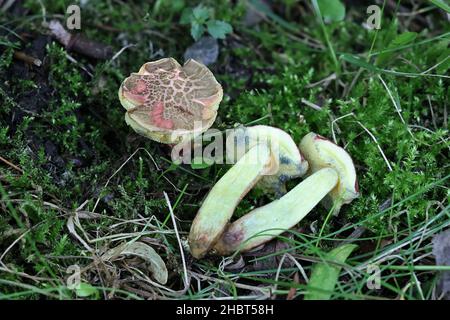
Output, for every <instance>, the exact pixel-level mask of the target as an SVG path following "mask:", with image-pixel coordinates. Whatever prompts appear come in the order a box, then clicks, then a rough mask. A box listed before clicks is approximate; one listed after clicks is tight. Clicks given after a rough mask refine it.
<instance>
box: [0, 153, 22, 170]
mask: <svg viewBox="0 0 450 320" xmlns="http://www.w3.org/2000/svg"><path fill="white" fill-rule="evenodd" d="M0 161H2V162H4V163H6V164H7V165H8V166H10V167H11V168H13V169H15V170H17V171H19V172H20V173H22V174H23V170H22V169H20V168H19V167H18V166H16V165H15V164H14V163H11V162H9V161H8V160H6V159H5V158H3V157H2V156H0Z"/></svg>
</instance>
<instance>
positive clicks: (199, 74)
mask: <svg viewBox="0 0 450 320" xmlns="http://www.w3.org/2000/svg"><path fill="white" fill-rule="evenodd" d="M222 96H223V91H222V87H221V86H220V84H219V83H218V82H217V81H216V79H215V78H214V75H213V74H212V72H211V71H209V69H208V68H207V67H206V66H204V65H203V64H201V63H198V62H197V61H195V60H189V61H187V62H186V63H185V64H184V65H183V66H181V65H180V64H179V63H178V62H177V61H176V60H175V59H173V58H164V59H161V60H158V61H154V62H148V63H146V64H144V65H143V66H142V67H141V68H140V70H139V72H138V73H133V74H131V75H130V76H129V77H128V78H126V79H125V80H124V81H123V83H122V85H121V86H120V89H119V98H120V101H121V103H122V105H123V106H124V108H125V109H127V114H126V116H125V119H126V121H127V123H128V124H129V125H131V126H132V127H133V129H134V130H135V131H137V132H138V133H140V134H143V135H144V136H146V137H148V138H150V139H152V140H156V141H159V142H163V143H177V142H180V141H181V140H182V139H185V138H191V137H193V136H195V135H198V134H200V133H201V132H204V131H206V130H207V129H208V128H209V127H210V126H211V125H212V124H213V123H214V120H215V118H216V116H217V109H218V107H219V103H220V101H221V100H222Z"/></svg>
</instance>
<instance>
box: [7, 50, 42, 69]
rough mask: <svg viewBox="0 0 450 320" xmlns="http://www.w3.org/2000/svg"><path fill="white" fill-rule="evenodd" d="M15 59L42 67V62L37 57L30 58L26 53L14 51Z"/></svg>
mask: <svg viewBox="0 0 450 320" xmlns="http://www.w3.org/2000/svg"><path fill="white" fill-rule="evenodd" d="M14 58H16V59H17V60H21V61H23V62H25V63H28V64H34V65H35V66H38V67H40V66H41V65H42V61H41V60H39V59H37V58H35V57H32V56H29V55H27V54H26V53H25V52H22V51H14Z"/></svg>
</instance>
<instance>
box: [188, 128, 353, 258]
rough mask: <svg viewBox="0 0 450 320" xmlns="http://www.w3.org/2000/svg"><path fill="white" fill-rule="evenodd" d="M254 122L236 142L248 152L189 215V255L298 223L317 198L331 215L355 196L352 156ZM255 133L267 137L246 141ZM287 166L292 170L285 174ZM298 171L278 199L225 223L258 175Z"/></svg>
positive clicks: (266, 236) (316, 138) (251, 241)
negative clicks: (296, 179) (297, 180)
mask: <svg viewBox="0 0 450 320" xmlns="http://www.w3.org/2000/svg"><path fill="white" fill-rule="evenodd" d="M258 127H259V128H258V129H254V128H255V127H253V128H252V127H251V128H248V129H247V131H246V132H247V136H248V138H244V139H242V140H241V141H247V147H249V150H248V152H247V153H245V155H244V156H243V157H242V158H240V159H239V161H237V163H236V164H235V165H234V166H233V167H232V168H231V169H230V170H229V171H228V172H227V173H226V174H225V175H224V176H223V177H222V178H221V179H220V180H219V181H218V182H217V183H216V185H215V186H214V187H213V188H212V190H211V191H210V193H209V194H208V196H207V197H206V199H205V201H204V202H203V205H202V207H201V208H200V210H199V212H198V214H197V216H196V217H195V219H194V222H193V224H192V227H191V231H190V234H189V245H190V249H191V253H192V255H193V256H194V257H195V258H201V257H203V256H204V255H205V254H207V253H208V252H210V251H211V252H213V253H216V254H219V255H229V254H231V253H233V252H235V251H237V250H239V251H241V252H243V251H248V250H250V249H253V248H255V247H257V246H259V245H261V244H263V243H265V242H267V241H269V240H271V239H273V238H274V237H276V236H278V235H280V234H281V233H283V232H285V231H286V230H288V229H290V228H292V227H293V226H295V225H296V224H298V223H299V222H300V221H301V220H302V219H303V218H304V217H305V216H306V215H307V214H308V213H309V212H310V211H311V210H312V209H313V208H314V207H315V206H316V205H317V204H318V203H319V202H321V201H322V200H323V201H325V204H326V206H328V208H329V209H330V210H332V211H333V212H334V213H335V214H337V213H338V211H339V210H340V208H341V206H342V205H343V204H346V203H350V202H351V201H352V200H353V199H355V198H356V197H358V196H359V191H358V184H357V178H356V171H355V168H354V165H353V161H352V159H351V157H350V156H349V154H348V153H347V152H346V151H345V150H344V149H343V148H341V147H339V146H337V145H336V144H334V143H332V142H331V141H329V140H327V139H326V138H324V137H322V136H320V135H317V134H315V133H309V134H307V135H306V136H305V137H304V138H303V139H302V141H301V142H300V145H299V149H298V148H297V147H296V146H295V144H294V145H293V141H292V138H291V137H290V136H289V135H288V134H287V133H285V132H283V131H282V130H280V129H276V128H272V127H266V126H258ZM261 127H262V128H261ZM255 135H259V136H264V137H265V138H267V136H268V137H269V141H270V142H269V143H267V142H266V143H254V144H251V143H250V144H249V143H248V141H251V140H252V138H255ZM274 144H277V145H278V148H277V150H278V154H277V156H274V154H273V153H274V152H273V146H274ZM303 156H304V158H303ZM283 163H284V164H287V166H284V167H283V165H282V164H283ZM308 166H309V169H308V171H306V169H307V168H308ZM293 168H296V171H294V172H295V173H294V174H291V175H289V174H288V173H289V172H290V171H289V170H292V169H293ZM291 172H292V171H291ZM303 174H306V175H307V178H306V179H305V180H304V181H302V182H301V183H300V184H298V185H297V186H296V187H294V188H293V189H292V190H290V191H289V192H287V193H286V194H285V195H283V196H282V197H281V198H279V199H278V200H275V201H273V202H271V203H269V204H267V205H265V206H262V207H259V208H256V209H254V210H252V211H250V212H249V213H247V214H246V215H244V216H243V217H241V218H240V219H237V220H236V221H234V222H232V223H229V220H230V218H231V216H232V215H233V212H234V209H235V207H236V206H237V204H238V203H239V202H240V200H241V199H242V198H243V197H244V196H245V195H246V193H247V192H248V191H249V190H250V189H251V188H252V187H253V186H254V185H255V184H256V183H257V182H258V181H259V180H260V179H262V178H263V177H265V178H266V179H267V175H269V176H270V175H275V176H276V177H277V179H276V180H277V181H284V180H286V179H289V178H292V177H298V176H301V175H303ZM272 180H273V179H272Z"/></svg>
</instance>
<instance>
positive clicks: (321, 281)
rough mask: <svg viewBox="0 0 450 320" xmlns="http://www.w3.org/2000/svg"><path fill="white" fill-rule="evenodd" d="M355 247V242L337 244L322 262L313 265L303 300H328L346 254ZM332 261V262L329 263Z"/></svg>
mask: <svg viewBox="0 0 450 320" xmlns="http://www.w3.org/2000/svg"><path fill="white" fill-rule="evenodd" d="M356 248H357V245H355V244H345V245H342V246H339V247H337V248H335V249H333V250H331V251H330V252H328V253H327V254H326V255H325V257H324V262H320V263H317V264H316V265H314V267H313V270H312V274H311V277H310V279H309V282H308V286H307V293H306V294H305V300H329V299H330V297H331V294H332V293H333V290H334V287H335V285H336V283H337V281H338V279H339V274H340V272H341V269H342V267H340V266H338V265H337V264H344V263H345V261H346V260H347V258H348V256H349V255H350V254H351V253H352V251H353V250H355V249H356ZM330 262H332V263H333V264H330Z"/></svg>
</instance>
